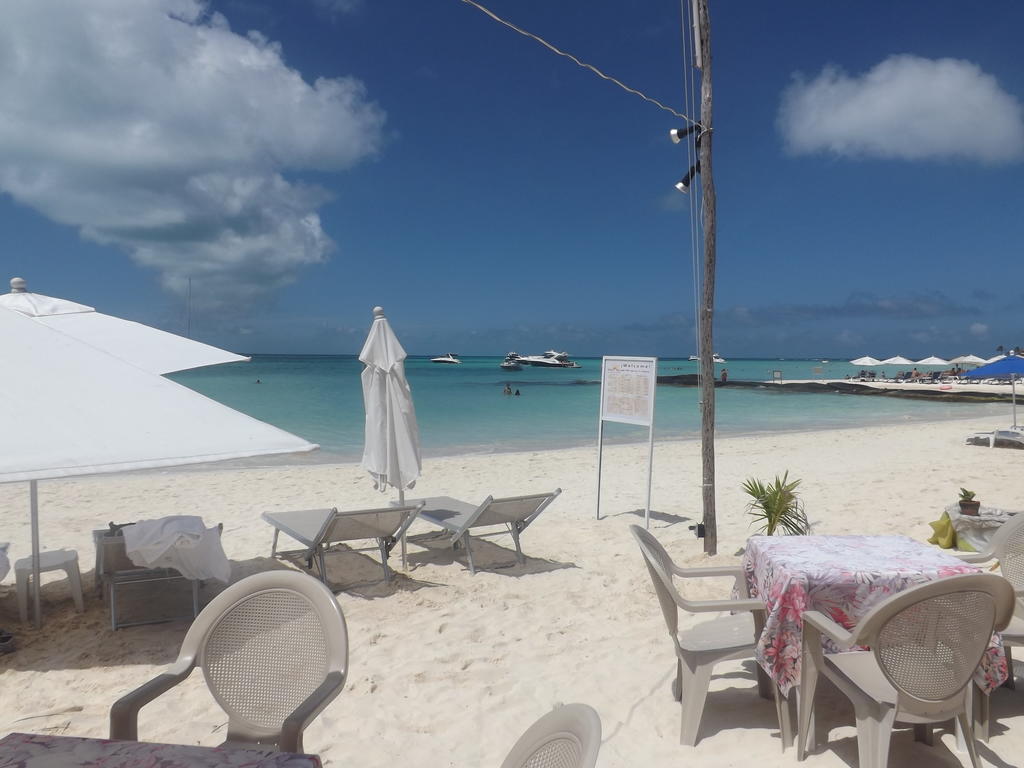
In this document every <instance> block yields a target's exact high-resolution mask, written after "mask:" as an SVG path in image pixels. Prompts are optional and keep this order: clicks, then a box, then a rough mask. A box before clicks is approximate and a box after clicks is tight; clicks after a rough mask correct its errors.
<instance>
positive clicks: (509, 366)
mask: <svg viewBox="0 0 1024 768" xmlns="http://www.w3.org/2000/svg"><path fill="white" fill-rule="evenodd" d="M519 359H520V358H519V353H518V352H509V353H508V354H507V355H505V359H504V360H502V361H501V363H500V365H501V368H502V370H506V371H521V370H523V366H522V364H521V363H520V362H519Z"/></svg>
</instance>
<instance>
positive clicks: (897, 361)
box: [882, 355, 914, 365]
mask: <svg viewBox="0 0 1024 768" xmlns="http://www.w3.org/2000/svg"><path fill="white" fill-rule="evenodd" d="M913 364H914V361H913V360H908V359H907V358H905V357H903V356H902V355H896V356H895V357H887V358H885V360H883V361H882V365H913Z"/></svg>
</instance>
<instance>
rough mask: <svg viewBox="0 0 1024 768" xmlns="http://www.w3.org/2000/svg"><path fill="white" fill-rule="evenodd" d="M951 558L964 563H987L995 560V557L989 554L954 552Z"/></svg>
mask: <svg viewBox="0 0 1024 768" xmlns="http://www.w3.org/2000/svg"><path fill="white" fill-rule="evenodd" d="M953 556H954V557H956V558H958V559H960V560H963V561H964V562H965V563H987V562H988V561H989V560H995V555H993V554H992V553H991V552H955V553H953Z"/></svg>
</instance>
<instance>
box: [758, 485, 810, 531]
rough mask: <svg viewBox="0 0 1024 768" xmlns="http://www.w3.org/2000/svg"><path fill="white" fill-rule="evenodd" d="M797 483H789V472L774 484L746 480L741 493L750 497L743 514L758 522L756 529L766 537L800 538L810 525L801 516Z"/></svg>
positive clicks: (801, 506) (805, 518) (804, 517)
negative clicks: (781, 535)
mask: <svg viewBox="0 0 1024 768" xmlns="http://www.w3.org/2000/svg"><path fill="white" fill-rule="evenodd" d="M798 485H800V481H799V480H790V479H789V471H788V470H787V471H786V473H785V474H784V475H783V476H782V477H781V478H780V477H779V476H778V475H776V476H775V482H773V483H765V482H763V481H761V480H757V479H756V478H753V477H751V478H748V479H747V480H746V482H744V483H743V491H744V492H745V493H746V494H747V495H748V496H750V498H751V501H750V503H749V504H747V512H748V513H749V514H750V515H751V516H752V517H753V518H754V520H756V521H758V522H760V523H761V527H760V529H759V530H758V532H759V533H763V534H765V535H767V536H773V535H775V534H776V533H782V534H790V535H800V534H806V533H809V532H810V529H811V525H810V523H808V522H807V515H806V514H804V505H803V502H802V501H801V500H800V497H799V496H797V493H796V488H797V486H798Z"/></svg>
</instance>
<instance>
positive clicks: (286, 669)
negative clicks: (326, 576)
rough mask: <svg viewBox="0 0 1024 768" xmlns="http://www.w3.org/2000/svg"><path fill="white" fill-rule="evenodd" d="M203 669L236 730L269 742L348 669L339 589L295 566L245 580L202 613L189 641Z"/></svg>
mask: <svg viewBox="0 0 1024 768" xmlns="http://www.w3.org/2000/svg"><path fill="white" fill-rule="evenodd" d="M181 655H182V656H186V655H192V656H194V658H195V659H196V663H197V664H198V665H199V666H201V667H202V669H203V674H204V676H205V677H206V683H207V685H208V686H209V688H210V692H211V693H212V694H213V697H214V699H216V701H217V703H218V704H220V706H221V707H222V708H223V709H224V711H225V712H226V713H227V714H228V716H229V718H230V720H229V725H228V731H229V734H230V735H232V736H234V737H238V736H243V737H245V738H247V739H252V740H264V739H267V738H269V737H273V736H276V735H277V734H279V733H280V731H281V727H282V724H283V723H284V719H285V718H286V717H287V716H288V715H290V714H291V713H292V712H293V711H294V710H295V708H296V707H297V706H298V705H299V704H301V703H302V702H303V701H304V700H305V699H306V698H307V697H308V696H309V695H310V694H311V693H312V692H313V691H314V690H315V689H316V688H317V687H318V686H319V685H320V684H321V683H322V682H324V679H325V678H326V677H327V674H328V673H329V672H340V673H341V674H342V676H343V678H344V676H346V675H347V672H348V633H347V630H346V627H345V617H344V616H343V615H342V613H341V608H340V607H339V606H338V603H337V601H336V600H335V599H334V595H333V594H331V591H330V590H329V589H327V587H325V586H324V585H323V584H322V583H320V582H319V581H317V580H316V579H314V578H312V577H311V576H308V575H306V574H302V573H296V572H294V571H270V572H267V573H258V574H256V575H254V576H249V577H248V578H245V579H242V580H241V581H239V582H237V583H235V584H232V585H231V586H230V587H228V588H227V589H225V590H224V591H223V592H221V593H220V594H219V595H217V597H215V598H214V599H213V600H212V601H211V602H210V603H209V605H207V606H206V608H204V609H203V611H202V612H201V613H200V614H199V616H198V617H197V618H196V620H195V621H194V622H193V623H192V626H191V627H190V628H189V631H188V634H186V635H185V640H184V641H183V643H182V648H181Z"/></svg>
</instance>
